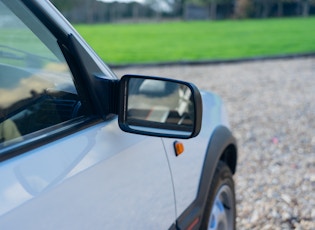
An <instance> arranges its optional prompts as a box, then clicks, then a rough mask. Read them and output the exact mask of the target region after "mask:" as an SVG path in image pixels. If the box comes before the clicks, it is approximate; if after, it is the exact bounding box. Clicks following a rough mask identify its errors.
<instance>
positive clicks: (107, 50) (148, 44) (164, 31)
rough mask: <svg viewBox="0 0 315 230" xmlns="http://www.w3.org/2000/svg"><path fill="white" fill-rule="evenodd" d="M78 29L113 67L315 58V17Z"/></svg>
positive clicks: (80, 27) (118, 25)
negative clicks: (312, 55) (299, 56)
mask: <svg viewBox="0 0 315 230" xmlns="http://www.w3.org/2000/svg"><path fill="white" fill-rule="evenodd" d="M75 27H76V29H77V30H78V31H79V33H80V34H81V35H82V36H83V37H84V38H85V39H86V41H87V42H88V43H89V44H90V45H91V46H92V47H93V48H94V49H95V51H96V52H97V53H98V54H99V55H100V56H101V58H102V59H103V60H104V61H106V62H107V63H110V64H124V63H148V62H168V61H185V60H189V61H191V60H213V59H230V58H233V59H236V58H244V57H255V56H272V55H279V54H297V53H303V52H315V17H312V18H287V19H266V20H243V21H238V20H231V21H197V22H163V23H147V24H145V23H144V24H98V25H75Z"/></svg>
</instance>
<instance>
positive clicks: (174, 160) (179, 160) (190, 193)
mask: <svg viewBox="0 0 315 230" xmlns="http://www.w3.org/2000/svg"><path fill="white" fill-rule="evenodd" d="M202 99H203V120H202V128H201V131H200V133H199V135H198V136H197V137H194V138H191V139H188V140H179V141H180V142H182V143H183V144H184V148H185V150H184V153H182V154H181V155H179V156H178V157H177V156H175V154H174V147H173V142H174V140H172V139H166V138H165V139H163V141H164V143H165V146H166V150H167V153H168V157H169V161H170V165H171V170H172V175H173V181H174V188H175V195H176V208H177V216H180V214H181V213H182V212H183V211H184V210H185V209H186V208H187V207H188V206H189V205H190V204H191V203H192V201H193V200H194V199H195V198H196V195H197V192H198V186H199V182H200V177H201V170H202V168H203V164H204V159H205V155H206V150H207V147H208V143H209V141H210V135H209V134H211V133H212V132H213V130H214V129H215V127H216V126H218V125H219V124H221V122H222V119H223V117H224V116H225V115H224V114H221V113H220V112H221V107H222V106H223V104H222V102H221V99H220V98H219V97H218V96H216V95H214V94H210V93H202Z"/></svg>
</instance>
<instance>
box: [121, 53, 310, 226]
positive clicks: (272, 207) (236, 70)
mask: <svg viewBox="0 0 315 230" xmlns="http://www.w3.org/2000/svg"><path fill="white" fill-rule="evenodd" d="M115 72H116V74H117V75H118V76H121V75H123V74H124V73H135V74H147V75H158V76H165V77H171V78H177V79H182V80H185V81H190V82H193V83H195V84H196V85H197V86H198V87H199V88H200V89H204V90H211V91H213V92H215V93H217V94H219V95H220V96H221V97H222V98H223V100H224V101H225V103H226V106H227V109H228V112H229V116H230V122H231V126H232V130H233V133H234V135H235V136H236V138H237V139H238V144H239V159H238V168H237V174H236V176H235V181H236V194H237V195H236V196H237V205H238V206H237V209H238V218H237V227H238V229H315V58H301V59H291V60H284V59H283V60H273V61H259V62H258V61H257V62H247V63H239V64H218V65H199V66H169V67H167V66H165V67H159V68H157V67H145V68H143V67H142V68H139V67H138V68H137V67H132V68H124V69H116V70H115Z"/></svg>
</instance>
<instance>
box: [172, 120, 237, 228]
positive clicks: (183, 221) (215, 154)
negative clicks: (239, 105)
mask: <svg viewBox="0 0 315 230" xmlns="http://www.w3.org/2000/svg"><path fill="white" fill-rule="evenodd" d="M219 161H223V162H225V163H226V164H227V165H228V166H229V168H230V169H231V172H232V173H233V174H234V173H235V172H236V165H237V144H236V139H235V138H234V136H233V135H232V133H231V131H230V130H229V129H228V128H227V127H225V126H218V127H216V128H215V129H214V131H213V134H212V136H211V138H210V140H209V144H208V147H207V151H206V156H205V160H204V165H203V168H202V173H201V177H200V181H199V189H198V193H197V196H196V199H195V200H194V201H193V203H192V204H191V205H190V206H189V207H188V208H187V209H186V210H185V211H184V212H183V213H182V214H181V215H180V216H179V218H178V219H177V221H176V222H177V229H199V227H200V224H201V220H202V216H203V211H204V208H205V203H206V198H207V194H208V193H209V190H210V185H211V181H212V179H213V176H214V173H215V169H216V166H217V165H218V162H219Z"/></svg>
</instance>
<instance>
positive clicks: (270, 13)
mask: <svg viewBox="0 0 315 230" xmlns="http://www.w3.org/2000/svg"><path fill="white" fill-rule="evenodd" d="M51 2H52V3H53V4H54V5H55V6H56V7H57V8H58V9H59V10H60V11H61V12H62V13H63V14H64V15H65V16H66V18H68V20H70V21H71V22H73V23H95V22H114V21H123V20H127V21H139V20H150V19H152V18H153V19H158V20H161V19H172V18H174V19H183V20H209V19H210V20H219V19H231V18H236V19H243V18H268V17H290V16H303V17H307V16H309V15H315V0H129V1H126V0H112V1H111V0H103V1H102V0H67V1H64V0H51Z"/></svg>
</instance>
